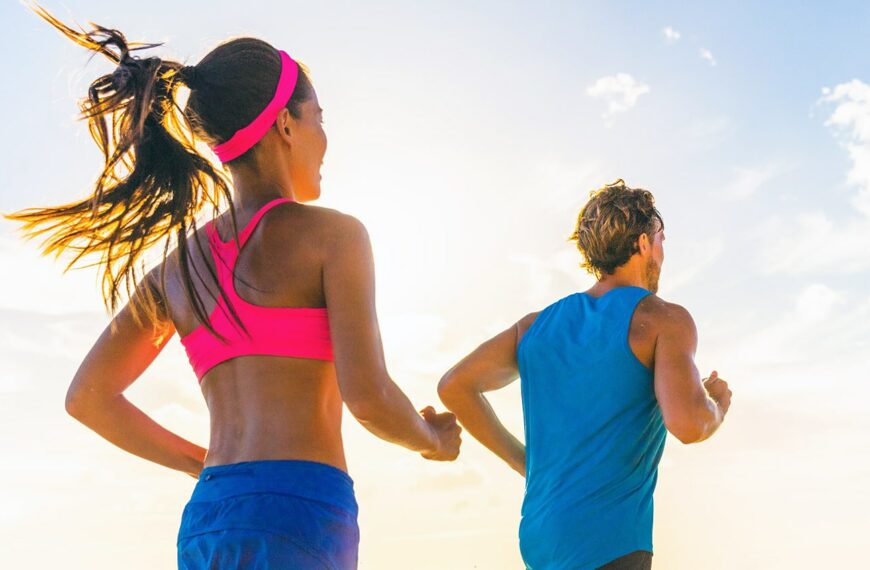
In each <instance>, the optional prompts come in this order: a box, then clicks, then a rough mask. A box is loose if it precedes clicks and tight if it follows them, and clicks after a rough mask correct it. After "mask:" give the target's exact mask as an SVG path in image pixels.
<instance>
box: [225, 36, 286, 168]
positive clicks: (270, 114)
mask: <svg viewBox="0 0 870 570" xmlns="http://www.w3.org/2000/svg"><path fill="white" fill-rule="evenodd" d="M278 53H279V54H281V75H280V76H279V77H278V87H276V88H275V96H274V97H272V100H271V101H269V104H268V105H266V108H265V109H263V111H262V112H261V113H260V114H259V115H257V117H256V118H255V119H254V120H253V121H251V122H250V124H248V126H246V127H244V128H241V129H239V130H238V131H236V133H235V134H234V135H233V136H231V137H230V138H229V140H227V141H225V142H222V143H221V144H219V145H217V146H214V147H212V150H213V151H214V153H215V154H216V155H217V157H218V158H219V159H220V161H221V162H229V161H231V160H233V159H235V158H238V157H240V156H242V155H243V154H245V153H246V152H248V150H249V149H250V148H251V147H252V146H254V145H255V144H257V142H258V141H259V140H260V139H261V138H263V137H264V136H265V135H266V133H267V132H269V129H271V128H272V125H274V124H275V119H277V118H278V113H279V112H280V111H281V109H283V108H284V106H285V105H287V101H289V100H290V96H291V95H293V89H294V88H295V87H296V79H297V78H298V77H299V65H298V64H297V63H296V62H295V61H293V59H292V58H291V57H290V56H289V55H287V53H286V52H284V51H279V52H278Z"/></svg>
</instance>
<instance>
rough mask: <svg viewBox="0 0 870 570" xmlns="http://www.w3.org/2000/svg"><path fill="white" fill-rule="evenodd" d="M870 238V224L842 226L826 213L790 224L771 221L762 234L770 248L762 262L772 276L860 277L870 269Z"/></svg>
mask: <svg viewBox="0 0 870 570" xmlns="http://www.w3.org/2000/svg"><path fill="white" fill-rule="evenodd" d="M868 238H870V223H868V221H866V220H853V221H850V222H846V223H839V222H838V221H837V220H834V219H832V218H831V217H830V216H829V215H828V214H825V213H822V212H815V213H806V214H800V215H798V216H796V217H795V218H794V219H790V220H784V219H782V218H771V219H769V220H768V221H767V222H766V223H765V224H764V225H763V227H762V228H761V231H760V233H759V240H760V242H761V243H766V244H767V246H766V247H765V248H764V250H763V252H762V254H761V262H762V263H763V264H764V266H765V267H764V270H765V271H766V272H769V273H786V274H791V275H809V274H813V273H817V272H820V271H824V272H826V273H829V274H832V273H837V274H845V275H849V274H855V273H860V272H862V271H866V270H867V269H870V255H867V241H868Z"/></svg>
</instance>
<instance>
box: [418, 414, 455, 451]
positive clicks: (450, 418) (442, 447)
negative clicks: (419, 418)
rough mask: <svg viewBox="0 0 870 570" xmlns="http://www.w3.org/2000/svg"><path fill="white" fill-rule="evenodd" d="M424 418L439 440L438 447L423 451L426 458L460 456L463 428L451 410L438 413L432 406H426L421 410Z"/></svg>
mask: <svg viewBox="0 0 870 570" xmlns="http://www.w3.org/2000/svg"><path fill="white" fill-rule="evenodd" d="M420 413H421V414H422V415H423V419H424V420H426V423H427V424H428V425H429V429H431V430H432V433H433V434H434V436H435V439H436V441H437V442H438V447H437V449H434V450H432V451H425V452H423V453H421V454H420V455H422V456H423V457H424V458H425V459H430V460H432V461H453V460H454V459H456V458H457V457H458V456H459V446H460V445H461V443H462V439H461V438H460V437H459V434H460V433H461V432H462V428H461V427H459V424H457V423H456V416H455V415H454V414H452V413H450V412H444V413H442V414H438V413H436V412H435V408H433V407H432V406H426V407H425V408H424V409H422V410H421V411H420Z"/></svg>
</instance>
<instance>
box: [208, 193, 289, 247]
mask: <svg viewBox="0 0 870 570" xmlns="http://www.w3.org/2000/svg"><path fill="white" fill-rule="evenodd" d="M284 202H294V200H293V199H292V198H284V197H282V198H275V199H274V200H272V201H270V202H266V203H265V204H263V206H262V207H261V208H260V209H259V210H257V212H256V213H255V214H254V216H253V217H252V218H251V220H250V221H249V222H248V224H247V225H246V226H245V227H244V228H242V231H240V232H239V243H240V245H239V249H241V248H242V247H244V245H245V242H247V241H248V237H250V235H251V234H252V233H253V231H254V229H256V227H257V224H258V223H259V222H260V218H262V217H263V215H264V214H265V213H266V212H268V211H269V210H271V209H272V208H274V207H275V206H277V205H278V204H283V203H284ZM205 231H206V235H208V238H209V240H211V241H213V242H216V243H217V244H219V245H230V244H233V243H235V240H234V239H230V240H229V241H224V240H222V239H221V237H220V234H218V232H217V229H215V227H214V220H209V221H208V222H207V223H206V224H205Z"/></svg>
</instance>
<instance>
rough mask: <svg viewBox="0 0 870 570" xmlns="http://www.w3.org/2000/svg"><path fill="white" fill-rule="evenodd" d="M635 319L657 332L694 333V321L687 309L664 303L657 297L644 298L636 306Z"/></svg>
mask: <svg viewBox="0 0 870 570" xmlns="http://www.w3.org/2000/svg"><path fill="white" fill-rule="evenodd" d="M635 316H636V318H639V319H643V320H644V321H645V322H648V323H649V324H650V325H652V327H653V328H654V329H655V330H657V331H659V332H662V331H677V330H685V331H686V332H690V331H695V321H694V319H693V318H692V315H691V313H689V311H688V309H686V308H685V307H683V306H682V305H678V304H677V303H671V302H668V301H665V300H664V299H662V298H661V297H659V296H658V295H655V294H652V295H647V296H646V297H644V298H643V299H642V300H641V302H640V303H639V304H638V306H637V310H636V312H635Z"/></svg>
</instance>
